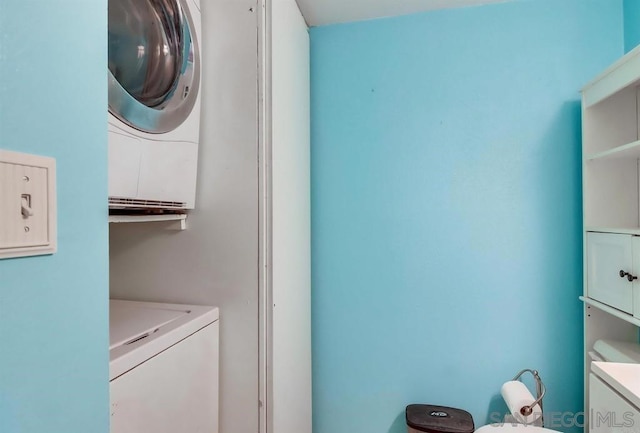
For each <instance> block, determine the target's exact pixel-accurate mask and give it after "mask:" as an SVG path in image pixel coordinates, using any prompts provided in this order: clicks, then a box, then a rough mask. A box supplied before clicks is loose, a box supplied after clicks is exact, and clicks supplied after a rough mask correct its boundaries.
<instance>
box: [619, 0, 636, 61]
mask: <svg viewBox="0 0 640 433" xmlns="http://www.w3.org/2000/svg"><path fill="white" fill-rule="evenodd" d="M623 5H624V50H625V52H627V51H631V50H632V49H634V48H635V47H636V46H637V45H638V44H640V0H623Z"/></svg>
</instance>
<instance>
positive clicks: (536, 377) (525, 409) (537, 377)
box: [513, 368, 547, 425]
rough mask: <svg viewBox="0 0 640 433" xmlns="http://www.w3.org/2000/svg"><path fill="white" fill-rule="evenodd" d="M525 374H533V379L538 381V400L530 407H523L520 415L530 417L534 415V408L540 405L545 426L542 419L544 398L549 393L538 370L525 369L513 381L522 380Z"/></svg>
mask: <svg viewBox="0 0 640 433" xmlns="http://www.w3.org/2000/svg"><path fill="white" fill-rule="evenodd" d="M525 373H531V375H532V376H533V379H534V380H535V381H536V399H535V400H534V401H533V403H531V404H530V405H527V406H522V407H521V408H520V413H521V414H522V415H524V416H529V415H531V414H532V413H533V408H534V407H536V405H538V406H540V422H541V424H542V425H544V423H543V420H542V417H543V415H542V413H543V410H542V398H543V397H544V394H545V392H546V391H547V389H546V388H545V386H544V383H542V379H541V378H540V374H539V373H538V370H531V369H529V368H525V369H524V370H522V371H521V372H520V373H518V374H516V377H514V378H513V380H518V379H520V377H521V376H522V375H523V374H525Z"/></svg>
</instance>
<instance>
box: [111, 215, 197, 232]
mask: <svg viewBox="0 0 640 433" xmlns="http://www.w3.org/2000/svg"><path fill="white" fill-rule="evenodd" d="M148 222H168V223H171V224H170V225H169V227H167V229H171V230H186V228H187V215H186V214H168V215H109V224H112V223H113V224H119V223H148Z"/></svg>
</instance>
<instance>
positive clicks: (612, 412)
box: [589, 373, 640, 433]
mask: <svg viewBox="0 0 640 433" xmlns="http://www.w3.org/2000/svg"><path fill="white" fill-rule="evenodd" d="M589 390H590V391H589V409H590V411H589V418H590V419H589V421H590V422H589V426H590V428H589V431H590V432H591V433H634V432H637V431H638V430H637V426H635V428H634V424H635V423H636V422H637V421H638V420H639V419H640V412H638V409H637V408H636V407H635V406H632V405H631V404H630V403H629V402H628V401H627V400H625V399H624V398H622V397H621V396H620V395H618V394H617V393H616V392H615V391H613V390H612V389H611V388H609V387H608V386H607V385H606V384H605V383H604V382H603V381H601V380H600V379H599V378H598V377H596V376H595V375H594V374H593V373H591V374H589Z"/></svg>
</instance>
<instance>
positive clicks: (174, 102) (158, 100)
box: [109, 0, 200, 134]
mask: <svg viewBox="0 0 640 433" xmlns="http://www.w3.org/2000/svg"><path fill="white" fill-rule="evenodd" d="M192 29H194V26H193V20H192V19H191V15H190V13H189V8H188V6H187V5H186V4H184V3H183V2H182V0H109V111H110V112H111V113H112V114H113V115H114V116H116V117H117V118H119V119H120V120H121V121H123V122H124V123H126V124H128V125H129V126H131V127H133V128H136V129H139V130H141V131H144V132H150V133H154V134H160V133H165V132H169V131H172V130H173V129H175V128H176V127H178V126H179V125H180V124H181V123H182V122H184V120H185V119H186V118H187V116H189V113H190V112H191V110H192V109H193V106H194V104H195V101H196V99H197V95H198V86H199V85H200V59H199V51H198V47H197V43H198V41H196V39H195V32H194V31H192Z"/></svg>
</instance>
